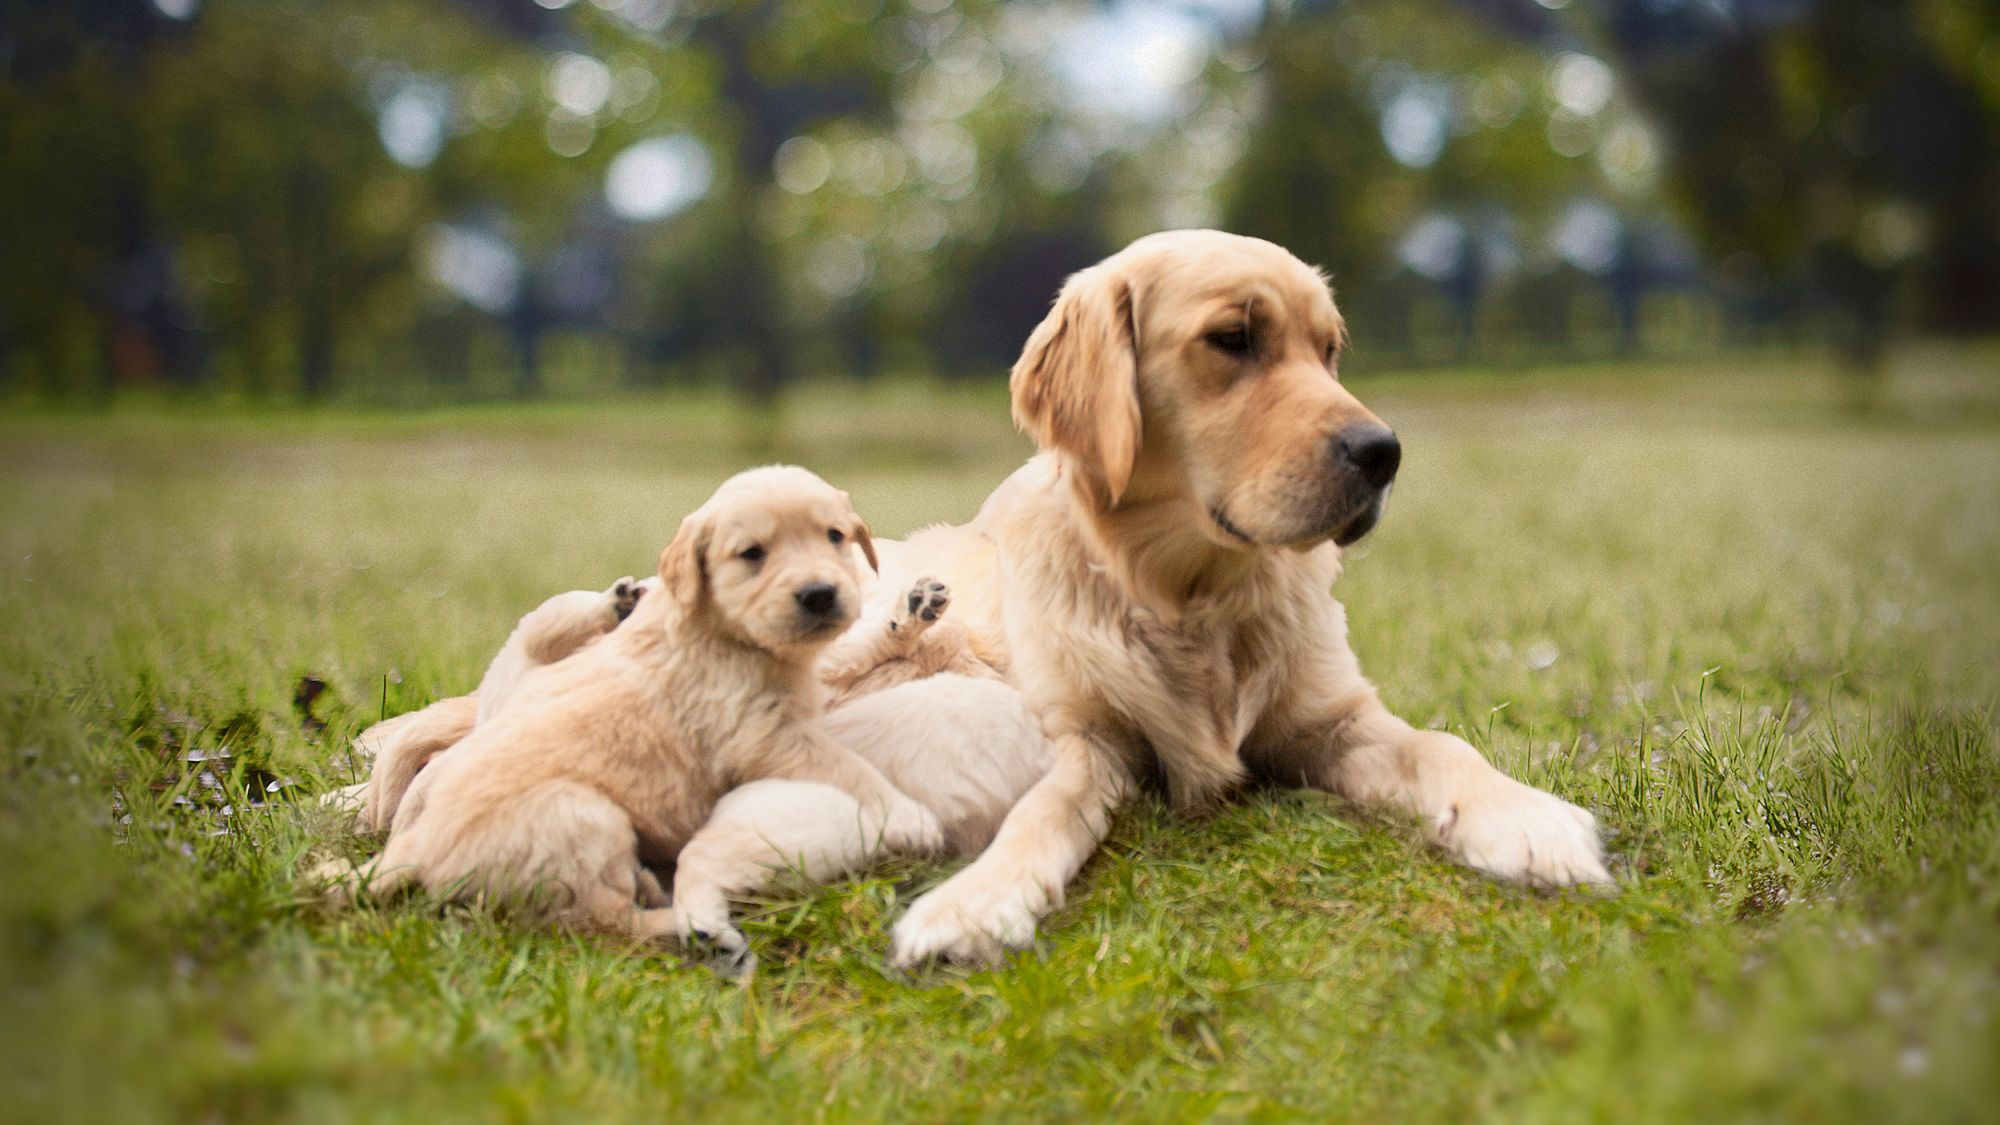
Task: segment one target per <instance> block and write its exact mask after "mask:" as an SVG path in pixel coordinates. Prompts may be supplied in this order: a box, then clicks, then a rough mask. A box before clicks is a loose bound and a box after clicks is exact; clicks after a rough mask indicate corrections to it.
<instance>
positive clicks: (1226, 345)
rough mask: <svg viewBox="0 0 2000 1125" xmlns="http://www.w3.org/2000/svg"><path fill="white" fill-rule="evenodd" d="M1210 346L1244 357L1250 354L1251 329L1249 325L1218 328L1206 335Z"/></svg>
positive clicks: (1225, 352)
mask: <svg viewBox="0 0 2000 1125" xmlns="http://www.w3.org/2000/svg"><path fill="white" fill-rule="evenodd" d="M1204 339H1206V340H1207V341H1208V346H1209V347H1211V348H1214V349H1215V350H1216V351H1219V352H1221V353H1222V354H1224V355H1230V356H1237V357H1239V358H1240V357H1242V356H1246V355H1249V354H1250V329H1249V327H1248V326H1247V325H1240V324H1239V325H1237V326H1236V327H1234V328H1218V329H1216V330H1215V331H1213V332H1210V333H1209V334H1208V335H1207V336H1206V337H1204Z"/></svg>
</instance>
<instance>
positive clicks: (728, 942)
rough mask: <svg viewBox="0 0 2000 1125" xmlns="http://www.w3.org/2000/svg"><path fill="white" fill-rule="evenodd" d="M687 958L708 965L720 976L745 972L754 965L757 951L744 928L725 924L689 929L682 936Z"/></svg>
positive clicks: (738, 974) (746, 973) (730, 975)
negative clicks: (716, 928)
mask: <svg viewBox="0 0 2000 1125" xmlns="http://www.w3.org/2000/svg"><path fill="white" fill-rule="evenodd" d="M682 944H683V946H684V947H685V948H686V950H687V953H688V955H689V957H690V959H692V960H694V961H696V962H697V963H699V964H703V965H707V966H708V967H709V968H710V969H711V970H713V971H714V973H715V975H717V976H719V977H729V978H735V977H740V976H745V975H748V974H749V973H750V972H751V971H752V970H754V969H756V967H757V954H756V953H754V952H752V951H751V949H750V939H749V938H746V937H744V936H743V931H742V930H739V929H737V928H736V927H734V926H730V925H725V926H723V927H722V928H721V929H719V930H712V931H711V930H691V931H689V932H688V933H687V934H686V936H685V937H683V938H682Z"/></svg>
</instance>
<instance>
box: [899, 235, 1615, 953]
mask: <svg viewBox="0 0 2000 1125" xmlns="http://www.w3.org/2000/svg"><path fill="white" fill-rule="evenodd" d="M1238 331H1242V332H1244V333H1245V335H1246V336H1247V338H1248V340H1249V341H1250V347H1249V349H1248V352H1247V354H1243V355H1238V354H1233V353H1232V352H1231V351H1230V350H1229V349H1228V347H1226V346H1225V345H1227V344H1229V343H1230V342H1232V341H1233V340H1234V336H1233V335H1232V334H1233V333H1236V332H1238ZM1344 337H1345V327H1344V325H1343V324H1342V321H1341V318H1340V314H1339V312H1338V311H1337V310H1336V309H1335V307H1334V304H1333V300H1332V297H1331V295H1330V293H1329V291H1328V288H1327V285H1326V281H1325V278H1324V277H1323V276H1322V275H1321V274H1319V273H1318V272H1316V271H1314V270H1313V269H1311V268H1310V267H1308V266H1306V265H1304V264H1303V263H1301V262H1299V261H1298V260H1297V259H1296V258H1294V257H1292V256H1291V255H1290V254H1288V253H1286V252H1285V251H1284V250H1282V249H1281V248H1279V247H1277V246H1274V245H1271V244H1270V243H1267V242H1261V241H1258V240H1255V239H1248V238H1240V237H1236V236H1233V235H1226V234H1221V233H1217V232H1212V231H1182V232H1174V233H1169V234H1161V235H1154V236H1152V237H1149V238H1144V239H1141V240H1139V241H1138V242H1136V243H1134V244H1133V245H1132V246H1130V247H1128V248H1127V249H1126V250H1124V251H1122V252H1120V253H1119V254H1116V255H1114V256H1112V257H1111V258H1110V259H1108V260H1106V261H1105V262H1103V263H1101V264H1099V265H1097V266H1095V267H1092V268H1091V269H1088V270H1085V271H1083V272H1082V273H1079V274H1077V275H1076V276H1075V277H1073V278H1071V279H1070V281H1069V283H1068V284H1066V285H1065V286H1064V287H1063V291H1062V293H1061V295H1060V296H1059V297H1058V298H1057V301H1056V304H1055V307H1054V309H1053V310H1052V311H1051V312H1050V314H1049V316H1048V318H1047V319H1046V320H1045V321H1043V323H1042V325H1041V326H1040V327H1039V328H1037V329H1036V330H1035V332H1034V334H1033V335H1032V336H1031V337H1030V339H1029V341H1028V345H1027V348H1026V350H1025V352H1024V353H1023V355H1022V357H1021V360H1020V362H1019V363H1018V364H1017V365H1016V366H1015V369H1014V373H1013V380H1012V385H1013V397H1014V412H1015V417H1016V420H1017V421H1018V422H1019V423H1020V424H1021V426H1022V428H1023V429H1025V430H1026V431H1027V432H1028V433H1029V434H1030V435H1031V436H1033V437H1034V438H1035V439H1036V441H1037V443H1038V444H1039V445H1040V446H1041V447H1042V450H1043V452H1042V453H1041V454H1040V455H1038V456H1037V457H1035V458H1034V459H1033V460H1031V461H1030V462H1029V463H1028V464H1027V465H1026V466H1024V467H1023V468H1022V469H1021V470H1019V471H1018V472H1016V473H1015V474H1014V475H1013V476H1012V477H1010V478H1008V480H1007V481H1006V482H1004V483H1003V484H1001V486H1000V487H999V488H998V489H997V490H995V491H994V493H993V494H992V496H991V497H990V498H989V499H988V500H987V502H986V504H985V505H984V507H982V508H981V509H980V511H979V513H978V515H977V516H976V517H975V518H974V519H973V521H972V522H971V523H969V524H967V525H965V526H963V527H940V528H934V529H931V530H928V531H924V532H921V533H919V534H917V535H915V536H912V537H911V538H910V539H909V540H908V541H907V542H905V543H902V544H891V543H887V542H884V543H882V544H880V546H881V549H882V556H883V565H884V576H883V582H884V584H887V585H889V586H890V587H891V588H894V587H895V585H896V584H897V583H898V582H899V581H900V579H899V578H898V577H897V576H898V575H901V574H909V573H924V574H932V575H935V576H937V578H938V579H940V580H941V581H943V582H945V583H946V584H948V585H949V586H950V587H951V589H952V591H953V595H954V597H955V599H956V605H955V606H954V615H955V617H956V618H957V620H958V622H959V623H960V624H961V625H962V626H963V627H964V628H965V630H966V637H967V641H968V644H969V645H970V647H971V649H972V651H973V652H975V653H976V654H977V655H978V656H979V657H980V658H981V659H982V660H983V661H985V662H986V663H987V664H989V665H991V666H993V667H995V668H998V669H1002V670H1004V672H1005V674H1006V676H1007V678H1008V680H1009V682H1010V683H1012V684H1013V685H1015V686H1016V687H1018V688H1019V689H1020V690H1021V692H1022V693H1023V694H1024V696H1025V698H1026V702H1027V706H1028V707H1029V709H1030V710H1031V711H1032V712H1033V713H1034V714H1035V716H1036V717H1037V718H1038V719H1039V721H1040V725H1041V727H1042V730H1043V731H1044V732H1045V733H1046V735H1047V736H1048V739H1049V742H1050V744H1051V747H1052V749H1051V751H1050V758H1051V764H1050V766H1049V768H1048V770H1047V772H1046V773H1045V774H1044V775H1043V776H1042V777H1041V778H1040V780H1038V781H1037V782H1036V783H1035V784H1034V786H1033V787H1032V788H1031V789H1030V790H1029V791H1028V792H1027V793H1026V794H1025V795H1024V796H1023V797H1022V798H1021V800H1020V801H1019V802H1018V803H1017V804H1015V805H1014V806H1013V808H1012V809H1011V810H1010V811H1009V812H1008V814H1007V816H1006V819H1005V822H1004V823H1003V824H1002V825H1001V827H1000V830H999V832H998V835H997V836H996V837H995V839H994V841H993V843H992V845H991V846H990V847H988V848H987V849H986V851H985V852H984V853H983V854H981V855H980V856H979V858H978V859H976V860H975V861H973V862H972V863H971V864H970V865H969V866H967V867H966V868H964V869H963V870H961V871H960V872H958V873H957V874H956V875H954V876H953V877H952V878H951V879H949V880H948V881H946V882H945V883H944V884H943V885H942V886H940V887H938V888H937V889H935V890H933V891H932V892H930V893H929V894H927V895H925V896H924V897H922V898H920V899H919V900H918V901H917V902H915V903H914V904H912V906H911V908H910V910H909V912H908V913H907V914H906V915H905V916H904V917H903V919H902V920H901V921H900V922H899V923H898V924H897V926H896V929H895V935H894V959H895V960H896V961H897V962H898V963H902V964H910V963H914V962H918V961H922V960H925V959H927V958H931V957H945V958H953V959H961V960H985V959H990V958H992V957H994V956H996V955H998V953H999V952H1000V951H1001V950H1002V949H1003V948H1006V947H1019V946H1021V945H1023V944H1024V943H1026V942H1027V941H1029V940H1030V939H1031V938H1032V936H1033V934H1034V929H1035V925H1036V924H1037V922H1038V920H1039V919H1040V918H1041V917H1042V916H1043V915H1045V914H1047V913H1048V912H1049V911H1050V910H1052V909H1054V908H1055V907H1057V906H1059V905H1060V904H1061V902H1062V894H1063V888H1064V886H1065V885H1066V884H1067V883H1068V882H1069V880H1070V878H1071V877H1072V876H1073V875H1074V874H1075V873H1076V871H1077V869H1078V868H1079V867H1080V866H1081V865H1082V863H1083V861H1084V860H1085V859H1086V858H1088V857H1089V855H1090V853H1091V852H1092V851H1093V850H1094V849H1095V848H1096V846H1097V843H1098V841H1099V840H1100V839H1101V838H1102V836H1103V834H1104V832H1105V830H1106V827H1107V825H1108V824H1109V821H1110V816H1111V814H1112V812H1113V811H1114V810H1115V809H1116V808H1117V807H1118V805H1119V804H1120V803H1121V802H1122V801H1124V800H1125V799H1126V797H1127V796H1128V795H1129V794H1130V793H1131V792H1132V791H1133V788H1134V786H1135V784H1137V783H1139V782H1140V781H1142V780H1145V779H1153V780H1157V781H1158V782H1159V783H1160V785H1161V787H1162V788H1163V789H1164V791H1165V793H1166V794H1167V796H1168V798H1169V799H1170V800H1171V801H1172V802H1173V804H1175V805H1176V806H1179V807H1183V808H1197V807H1201V806H1204V805H1207V804H1209V803H1211V802H1214V801H1216V800H1219V799H1222V798H1224V797H1226V796H1227V795H1228V794H1230V793H1231V792H1232V791H1233V790H1234V789H1235V788H1236V787H1237V786H1238V785H1240V784H1241V783H1243V782H1245V781H1247V780H1250V779H1252V778H1259V779H1263V780H1266V781H1271V782H1277V783H1282V784H1294V785H1307V786H1312V787H1316V788H1321V789H1327V790H1330V791H1333V792H1336V793H1339V794H1342V795H1343V796H1346V797H1348V798H1350V799H1352V800H1355V801H1358V802H1363V803H1367V804H1371V805H1379V806H1384V807H1387V808H1391V809H1396V810H1401V811H1403V812H1406V813H1410V814H1413V815H1415V816H1417V817H1420V818H1422V819H1423V821H1424V822H1425V823H1427V824H1428V825H1429V826H1430V830H1431V833H1432V837H1433V839H1435V840H1436V841H1437V843H1438V844H1439V846H1441V847H1442V848H1444V849H1445V850H1446V851H1447V852H1448V853H1449V854H1451V855H1452V856H1454V857H1455V858H1457V859H1459V860H1460V861H1461V862H1464V863H1466V864H1468V865H1470V866H1473V867H1475V868H1478V869H1479V870H1482V871H1484V872H1486V873H1488V874H1489V875H1492V876H1495V877H1497V878H1501V879H1506V880H1512V881H1518V882H1525V883H1532V884H1538V885H1563V884H1571V883H1602V882H1608V881H1609V875H1608V873H1607V872H1606V870H1605V868H1604V865H1603V860H1602V858H1601V852H1600V849H1599V845H1598V841H1597V836H1596V832H1595V827H1594V821H1593V819H1592V817H1591V815H1590V814H1589V813H1588V812H1585V811H1584V810H1582V809H1580V808H1577V807H1576V806H1574V805H1571V804H1569V803H1568V802H1565V801H1563V800H1561V799H1559V798H1557V797H1554V796H1551V795H1549V794H1547V793H1543V792H1541V791H1539V790H1536V789H1532V788H1529V787H1528V786H1525V785H1522V784H1520V783H1518V782H1516V781H1513V780H1512V779H1510V778H1508V777H1506V776H1505V775H1503V774H1501V773H1500V772H1499V771H1497V770H1495V769H1494V768H1493V767H1492V766H1491V765H1489V764H1488V763H1487V762H1486V761H1485V759H1484V758H1482V757H1481V756H1480V755H1479V753H1478V751H1476V750H1474V749H1473V748H1472V747H1471V746H1470V745H1469V744H1467V743H1466V742H1465V741H1463V740H1462V739H1459V738H1457V737H1454V736H1452V735H1449V734H1445V733H1442V732H1438V731H1424V730H1417V729H1415V728H1413V727H1412V726H1410V724H1408V723H1406V722H1404V721H1403V720H1402V719H1400V718H1397V717H1396V716H1395V715H1393V714H1391V713H1390V712H1389V711H1388V710H1387V709H1386V708H1385V707H1383V705H1382V703H1381V700H1380V699H1379V697H1378V696H1377V694H1376V692H1375V689H1374V687H1373V686H1372V685H1371V684H1370V683H1369V682H1368V681H1367V680H1366V679H1365V678H1364V677H1363V676H1362V674H1361V671H1360V667H1359V664H1358V663H1357V661H1356V660H1355V657H1354V654H1353V652H1352V651H1351V650H1350V648H1349V646H1348V643H1347V623H1346V616H1345V614H1344V612H1343V611H1342V609H1341V606H1340V604H1339V603H1338V602H1337V601H1335V600H1334V599H1333V597H1332V596H1331V593H1330V588H1331V587H1332V585H1333V582H1334V580H1335V579H1336V578H1337V577H1338V576H1339V573H1340V556H1341V551H1340V547H1339V546H1337V545H1336V544H1335V542H1332V541H1331V540H1335V539H1340V538H1351V537H1352V536H1354V535H1357V534H1359V532H1360V531H1361V530H1365V529H1366V527H1367V526H1368V525H1370V524H1371V523H1372V522H1373V518H1374V515H1375V514H1376V513H1377V512H1379V507H1380V504H1381V500H1382V497H1381V496H1380V495H1379V494H1372V493H1371V492H1370V491H1369V490H1368V489H1366V488H1363V487H1360V485H1359V483H1358V482H1357V481H1356V480H1355V479H1354V474H1353V473H1352V472H1351V471H1347V470H1345V469H1344V468H1343V466H1342V465H1341V464H1340V463H1339V461H1338V460H1337V458H1336V457H1335V456H1334V453H1337V451H1338V448H1339V445H1338V443H1339V441H1340V439H1341V436H1342V435H1343V433H1347V432H1352V431H1350V429H1349V428H1350V427H1358V426H1370V425H1378V424H1379V423H1378V422H1377V421H1376V419H1375V418H1374V416H1373V415H1372V414H1370V413H1369V412H1368V410H1367V409H1366V408H1365V407H1363V406H1362V405H1361V403H1360V402H1359V401H1357V400H1356V399H1355V398H1354V396H1353V395H1352V394H1351V393H1349V392H1348V391H1347V389H1346V388H1345V387H1343V386H1342V385H1341V384H1340V382H1339V381H1338V379H1337V375H1336V363H1337V358H1338V352H1339V349H1340V347H1341V344H1342V342H1343V340H1344ZM1330 451H1333V452H1330ZM972 768H975V769H977V768H981V767H980V765H979V764H978V763H974V764H973V766H972ZM912 791H913V793H915V794H916V795H917V796H918V797H919V799H922V797H923V790H922V789H921V787H913V790H912Z"/></svg>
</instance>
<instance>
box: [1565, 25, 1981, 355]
mask: <svg viewBox="0 0 2000 1125" xmlns="http://www.w3.org/2000/svg"><path fill="white" fill-rule="evenodd" d="M1602 18H1603V21H1604V26H1605V29H1606V31H1607V32H1608V37H1609V40H1610V42H1611V43H1612V44H1613V46H1614V49H1615V51H1616V53H1617V56H1618V58H1619V59H1620V60H1621V62H1622V63H1623V66H1624V72H1625V76H1626V79H1627V81H1628V82H1629V83H1630V84H1631V86H1632V87H1633V89H1634V91H1635V92H1636V94H1637V96H1638V98H1639V100H1640V102H1641V103H1642V104H1643V105H1644V106H1645V107H1646V108H1647V109H1648V110H1649V111H1650V112H1651V113H1652V114H1653V115H1654V117H1655V119H1656V120H1657V121H1658V122H1659V123H1660V125H1661V127H1662V129H1663V130H1664V131H1665V133H1666V135H1667V139H1668V142H1669V143H1668V152H1669V154H1670V157H1669V159H1670V168H1671V172H1670V180H1671V183H1672V186H1673V189H1674V194H1675V196H1676V197H1677V198H1678V199H1679V200H1680V201H1681V203H1682V204H1683V206H1684V209H1685V212H1686V214H1687V215H1688V216H1689V217H1690V219H1691V220H1692V221H1693V222H1694V223H1695V226H1696V230H1697V231H1698V232H1699V233H1700V235H1701V240H1702V243H1703V246H1704V249H1705V250H1706V253H1707V255H1708V257H1709V259H1710V260H1711V261H1713V262H1716V263H1719V264H1720V267H1721V269H1722V274H1723V277H1724V279H1725V283H1727V284H1731V285H1733V286H1735V287H1736V289H1737V290H1738V292H1739V293H1741V294H1742V295H1743V296H1745V297H1746V298H1749V299H1753V300H1754V299H1760V298H1765V297H1766V296H1767V292H1766V291H1767V289H1768V288H1770V287H1774V286H1780V287H1781V286H1783V285H1784V284H1785V283H1786V281H1787V280H1788V279H1790V278H1798V279H1801V280H1802V282H1803V284H1804V286H1805V288H1806V295H1807V296H1809V297H1810V298H1814V299H1816V300H1817V301H1818V302H1819V303H1820V304H1821V305H1822V306H1823V307H1824V308H1825V309H1826V310H1827V312H1828V313H1829V314H1830V320H1831V324H1830V328H1831V330H1832V333H1833V337H1834V340H1835V342H1836V344H1837V346H1838V347H1839V349H1840V350H1841V352H1842V354H1844V355H1845V356H1846V357H1847V359H1848V360H1849V362H1850V363H1851V364H1852V365H1853V366H1854V367H1855V368H1856V369H1859V370H1873V369H1874V368H1875V367H1876V365H1877V362H1878V360H1879V357H1880V354H1881V350H1882V346H1883V342H1884V339H1885V336H1886V334H1887V332H1888V330H1889V327H1890V325H1891V323H1892V321H1893V320H1894V318H1895V314H1896V311H1897V310H1896V307H1895V306H1896V297H1897V293H1898V289H1899V285H1900V283H1901V282H1902V281H1903V279H1904V277H1905V276H1906V275H1910V276H1913V277H1914V280H1915V283H1916V293H1915V297H1916V306H1917V308H1916V315H1917V323H1918V324H1920V325H1921V326H1923V327H1927V328H1931V329H1936V330H1944V331H1953V332H1968V331H1992V330H1994V329H1995V328H2000V168H1996V164H1995V159H1994V157H1995V155H1996V149H1995V145H1996V143H2000V91H1996V86H1997V85H2000V83H1996V82H1995V80H1994V77H1993V75H1992V70H1991V68H1986V69H1985V70H1984V71H1982V69H1981V68H1980V67H1979V66H1978V64H1977V59H1978V57H1979V49H1980V45H1981V44H1982V43H1989V44H1990V43H1991V42H1992V36H1993V35H1994V33H1995V32H1996V30H2000V14H1996V9H1995V8H1994V6H1993V5H1991V4H1983V5H1976V4H1970V3H1954V2H1951V0H1928V2H1920V3H1888V2H1882V0H1813V2H1810V3H1775V2H1767V0H1730V2H1725V3H1716V4H1659V3H1654V2H1651V0H1619V2H1617V3H1613V4H1610V5H1607V6H1606V7H1605V9H1604V11H1603V17H1602ZM1989 49H1990V48H1989Z"/></svg>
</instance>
